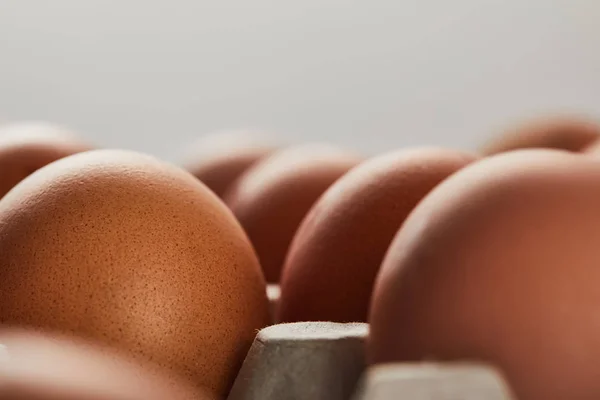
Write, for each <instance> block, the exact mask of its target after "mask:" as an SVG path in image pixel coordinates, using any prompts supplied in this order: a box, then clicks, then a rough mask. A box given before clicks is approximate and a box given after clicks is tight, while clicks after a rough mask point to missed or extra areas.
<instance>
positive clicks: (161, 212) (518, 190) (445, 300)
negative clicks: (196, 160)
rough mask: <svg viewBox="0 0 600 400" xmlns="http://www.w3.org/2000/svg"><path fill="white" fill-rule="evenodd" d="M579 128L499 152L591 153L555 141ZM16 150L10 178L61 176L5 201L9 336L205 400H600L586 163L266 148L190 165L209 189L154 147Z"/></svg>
mask: <svg viewBox="0 0 600 400" xmlns="http://www.w3.org/2000/svg"><path fill="white" fill-rule="evenodd" d="M573 127H575V128H573ZM578 127H579V125H569V124H563V125H561V126H560V127H559V128H560V129H558V128H557V129H554V130H553V131H552V132H550V131H551V130H548V129H547V128H545V127H544V128H539V129H541V130H542V131H543V132H542V133H543V134H539V133H535V134H532V135H530V136H529V138H527V140H524V141H518V142H517V144H510V143H509V144H507V142H501V143H500V144H499V145H498V147H496V148H494V146H491V147H490V148H491V150H489V153H490V154H491V153H497V152H503V151H505V150H512V149H513V148H514V147H515V146H516V147H539V146H540V145H541V144H542V142H543V141H546V144H547V146H545V147H553V148H559V147H561V146H562V147H564V148H565V150H569V151H571V152H574V151H587V150H588V149H594V148H596V147H595V146H594V145H593V144H592V145H590V144H589V143H590V142H591V139H590V138H591V137H592V136H593V138H596V137H597V136H598V135H597V133H594V132H593V133H592V134H591V135H590V134H589V131H586V132H584V134H583V135H582V139H581V140H576V141H571V140H566V141H563V140H562V139H560V138H558V139H557V137H559V136H560V135H564V134H565V133H564V132H571V131H572V130H573V129H578ZM588 128H589V126H587V125H586V129H588ZM36 129H42V130H46V131H48V130H52V129H53V128H51V127H49V126H45V127H44V126H42V127H41V128H40V126H39V125H38V127H37V128H36ZM546 131H548V132H550V133H545V132H546ZM517 136H519V135H517ZM559 139H560V140H559ZM69 140H70V139H69ZM11 143H12V142H10V141H9V142H6V143H5V144H3V145H0V156H1V155H3V154H4V155H6V154H8V155H11V154H17V157H16V158H15V157H12V158H11V157H5V158H4V159H2V157H0V165H5V164H2V162H3V161H6V160H9V161H11V162H12V161H15V160H17V161H27V162H24V163H23V165H21V166H20V167H19V168H16V167H15V166H14V164H10V163H9V164H6V165H8V166H7V167H6V168H5V169H6V170H11V169H13V170H15V171H16V172H18V173H19V174H21V175H19V176H18V177H17V178H18V179H17V180H20V179H22V178H24V177H25V176H26V175H28V174H30V173H31V172H33V171H35V170H37V169H38V168H41V167H44V165H46V164H50V165H48V166H46V167H44V168H42V170H40V171H38V172H37V173H35V174H33V176H31V177H29V178H27V179H25V180H23V182H21V183H19V184H18V185H17V186H16V187H15V188H13V189H11V190H10V191H9V192H8V194H7V195H6V196H5V197H4V198H3V199H2V201H0V221H1V222H2V223H1V224H0V254H2V255H3V257H2V258H1V259H0V282H1V283H0V322H1V323H2V324H6V325H15V326H23V325H25V326H35V327H39V328H40V329H42V330H43V329H50V330H53V331H54V330H55V331H58V332H68V333H70V334H73V335H74V336H76V337H81V338H82V339H84V338H85V339H92V340H93V341H95V342H101V343H102V344H104V345H106V346H107V348H119V349H121V350H123V351H124V352H127V353H128V354H129V355H131V356H133V357H134V358H135V360H137V361H140V362H141V363H146V362H147V363H149V364H153V365H155V366H158V367H160V368H161V369H164V370H165V371H166V372H170V373H173V375H176V376H177V377H178V379H180V378H183V380H184V381H186V382H187V383H192V384H194V385H197V386H198V388H200V389H201V390H202V393H203V395H202V396H205V397H207V398H209V399H211V400H215V399H218V400H223V399H224V398H226V397H227V398H229V399H232V400H238V399H248V400H253V399H257V400H258V399H265V400H270V399H284V400H285V399H307V400H308V399H321V398H322V399H333V400H336V399H340V400H341V399H343V400H367V399H374V400H379V399H383V400H385V399H388V398H390V399H391V398H394V399H396V398H399V399H403V398H406V399H417V400H419V399H437V400H450V399H452V400H456V399H466V400H469V399H476V398H489V399H511V398H512V395H511V390H509V387H510V388H511V389H512V391H514V393H515V395H518V396H519V398H520V399H522V400H541V399H544V400H547V399H549V398H552V399H561V400H562V399H565V398H569V396H571V397H572V398H595V397H594V396H593V394H594V393H597V391H596V388H597V385H596V384H595V383H594V380H593V378H594V371H595V369H594V368H595V365H594V364H593V360H594V359H595V357H594V352H593V350H594V349H595V348H596V347H595V346H594V345H595V341H594V340H595V337H597V329H596V326H595V324H594V323H593V318H589V316H593V315H595V312H596V310H597V306H596V305H597V302H595V301H594V299H595V296H594V295H595V293H596V286H595V282H596V281H597V278H598V279H600V277H596V276H595V275H594V274H595V271H596V270H597V268H594V265H595V263H594V262H593V261H594V260H596V259H597V256H596V253H595V252H596V247H597V246H595V244H594V243H593V241H590V240H588V239H589V238H593V237H600V229H599V228H597V227H598V226H600V223H599V224H595V223H594V217H593V215H595V214H594V212H595V210H596V208H597V205H596V204H597V198H598V197H600V188H597V186H598V184H597V183H596V182H600V169H599V168H598V167H597V161H594V160H593V157H589V158H588V157H583V156H580V155H574V154H573V153H569V152H565V151H559V150H520V151H514V152H513V151H511V152H509V153H507V154H500V155H494V156H492V157H489V158H488V157H485V155H484V154H480V155H471V154H465V153H463V152H460V151H454V150H448V149H431V148H427V149H409V150H397V151H392V152H389V153H387V154H384V155H381V156H376V157H373V158H371V159H369V160H366V161H362V160H360V158H357V157H355V156H354V155H353V154H350V153H348V152H346V151H344V150H339V149H335V148H331V147H319V146H316V147H315V146H314V145H311V146H298V147H292V148H288V149H285V150H282V151H275V152H274V153H273V154H271V151H272V149H271V148H266V147H265V148H260V149H259V150H260V151H257V152H250V153H247V154H246V153H244V152H243V151H241V152H240V153H238V155H237V156H236V157H233V158H229V159H227V157H225V160H223V159H221V160H220V161H225V164H227V162H229V161H231V160H233V167H232V169H231V170H228V171H227V173H226V174H223V175H220V174H219V173H217V175H216V177H215V181H211V180H210V179H209V178H206V176H207V175H202V174H205V173H206V174H209V173H210V174H212V173H214V172H215V168H213V167H214V165H217V164H218V165H220V167H219V168H216V170H220V169H221V168H225V167H223V165H224V164H219V163H218V162H217V164H211V166H210V168H206V169H204V170H202V169H198V171H202V174H200V173H199V172H198V173H197V174H198V175H202V176H204V178H202V179H206V180H208V181H210V182H211V185H213V184H214V185H217V186H215V188H217V187H218V188H219V189H218V193H215V192H211V191H209V190H208V188H207V187H206V185H202V184H200V183H199V182H198V180H197V179H194V177H193V176H192V175H191V174H189V173H187V172H185V171H184V170H183V169H181V168H179V167H177V166H174V165H172V164H169V163H165V162H162V161H160V160H157V159H155V158H153V157H150V156H146V155H140V154H137V153H133V152H126V151H110V150H105V151H92V152H84V153H83V154H78V155H73V156H69V157H67V158H65V159H63V160H60V161H55V160H56V159H59V158H62V157H64V156H68V155H69V154H72V153H79V152H80V151H83V150H85V149H84V148H80V147H77V146H79V145H77V146H75V147H73V148H71V147H69V150H68V151H67V152H66V153H64V154H63V153H56V152H54V151H53V148H54V147H56V149H58V148H59V147H60V145H59V143H58V142H55V143H54V142H51V143H49V144H48V145H44V146H36V145H34V146H31V145H30V144H29V143H28V144H27V145H23V146H21V145H19V146H17V150H18V153H15V152H14V146H13V147H11ZM60 143H63V142H62V141H61V142H60ZM77 143H79V142H77ZM3 146H4V147H3ZM5 149H8V150H7V151H5V153H2V150H5ZM593 151H597V150H589V152H590V154H592V153H593ZM282 154H283V156H282ZM30 160H34V161H35V160H37V161H35V162H33V163H30V162H29V161H30ZM240 160H241V161H240ZM217 161H219V160H217ZM212 162H216V161H215V160H212ZM21 167H22V168H21ZM195 167H198V165H195ZM244 168H246V169H247V170H244V171H242V170H243V169H244ZM207 171H208V172H207ZM217 172H219V171H217ZM5 176H8V175H6V174H5ZM311 176H312V177H316V178H315V182H317V183H318V184H315V185H314V186H313V187H309V186H310V185H309V183H310V181H311ZM317 178H318V179H317ZM219 179H224V180H225V181H226V182H225V183H226V185H225V184H224V186H227V185H230V186H231V187H230V188H227V189H225V188H224V186H219V185H218V183H219V182H217V181H218V180H219ZM233 181H235V182H233ZM222 183H223V182H222ZM7 184H8V186H11V185H12V184H14V182H12V183H11V182H7ZM7 188H8V187H7ZM309 189H310V190H309ZM216 190H217V189H215V191H216ZM595 190H599V193H595ZM286 191H287V193H286ZM216 194H217V195H219V196H217V195H216ZM523 198H526V200H527V201H523ZM296 200H297V201H296ZM300 200H302V201H300ZM227 206H229V208H228V207H227ZM294 207H295V208H294ZM254 215H260V217H259V218H256V217H255V216H254ZM235 217H236V218H237V219H236V218H235ZM267 222H268V224H267ZM400 227H401V229H400ZM198 238H201V240H199V239H198ZM575 255H576V256H575ZM199 260H201V261H199ZM259 260H260V262H259ZM590 260H591V261H590ZM564 265H568V266H569V274H568V276H569V279H564V278H565V269H564ZM199 266H202V268H198V267H199ZM261 267H262V272H261ZM515 271H517V272H515ZM24 272H25V273H24ZM265 277H266V283H269V286H268V287H267V293H266V296H265ZM274 282H279V283H280V285H281V287H279V286H278V285H277V284H274ZM267 298H268V299H269V303H267ZM565 310H567V311H569V312H565ZM538 319H539V323H538ZM298 321H325V322H298ZM343 321H368V323H369V324H368V325H367V324H366V323H365V322H358V323H342V322H343ZM270 323H271V324H273V325H271V326H268V327H265V326H267V325H269V324H270ZM252 339H254V342H252ZM555 343H557V344H559V345H557V346H554V344H555ZM567 344H568V345H567ZM248 349H249V351H247V350H248ZM582 349H584V350H585V351H583V352H582V351H581V350H582ZM11 351H12V350H11V349H10V348H8V353H7V354H9V355H10V354H11ZM588 351H589V355H588ZM584 353H585V354H584ZM5 355H6V352H2V348H0V366H6V365H8V366H9V367H10V364H6V357H5ZM555 356H556V358H557V359H559V360H561V362H560V363H556V362H552V361H554V357H555ZM84 357H87V356H84ZM94 357H95V356H94V355H93V354H92V353H90V360H91V359H92V358H94ZM484 359H485V360H486V361H488V362H489V364H490V365H495V366H496V368H498V370H496V369H494V368H493V367H491V366H490V365H487V364H485V365H484V364H476V363H475V362H477V361H482V360H484ZM407 360H411V361H410V362H408V361H407ZM436 360H444V361H443V362H441V361H439V362H438V361H436ZM465 360H473V363H472V364H471V363H466V362H465ZM2 362H4V364H3V365H2V364H1V363H2ZM100 362H101V361H100ZM73 365H76V363H74V364H73ZM524 365H525V366H527V367H524ZM103 370H104V371H105V370H106V369H103ZM5 371H6V370H5ZM590 371H591V372H590ZM57 372H60V368H58V369H57ZM134 373H135V372H134ZM2 374H3V373H2V370H1V369H0V394H2V391H1V390H2V389H3V387H2V384H3V381H2V378H3V377H5V376H3V375H2ZM61 379H64V376H63V377H61ZM148 379H151V378H148ZM89 383H90V384H91V385H92V386H93V385H95V384H97V381H94V380H92V381H90V382H89ZM140 384H142V385H143V381H142V382H141V383H140V382H137V383H136V385H138V386H139V385H140ZM66 386H69V385H66ZM66 386H65V387H66ZM107 387H109V386H107ZM123 388H124V387H121V388H120V389H123ZM198 388H196V387H194V388H191V390H195V389H198ZM26 389H27V388H26ZM59 389H60V388H59ZM79 389H82V390H86V388H81V387H80V388H79ZM91 389H93V387H91ZM120 389H119V390H120ZM125 389H126V392H129V393H130V392H131V390H136V389H135V386H133V387H132V388H125ZM161 390H163V389H161ZM164 390H168V389H166V388H165V389H164ZM165 393H166V392H165ZM109 395H110V393H109ZM166 396H167V397H168V395H166ZM573 396H574V397H573ZM113 397H114V398H110V396H109V398H107V400H121V398H117V397H115V396H113ZM39 398H40V399H43V400H47V396H46V397H44V395H43V394H42V397H39ZM132 398H133V397H132ZM0 399H3V398H2V397H1V396H0ZM86 400H87V399H86ZM94 400H95V399H94ZM102 400H104V399H102Z"/></svg>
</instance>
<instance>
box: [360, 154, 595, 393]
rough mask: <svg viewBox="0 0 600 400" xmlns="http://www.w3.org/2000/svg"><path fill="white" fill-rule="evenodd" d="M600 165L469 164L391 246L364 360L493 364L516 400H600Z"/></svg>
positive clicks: (545, 159) (508, 157) (536, 158)
mask: <svg viewBox="0 0 600 400" xmlns="http://www.w3.org/2000/svg"><path fill="white" fill-rule="evenodd" d="M599 198H600V165H598V163H597V162H595V161H593V160H590V159H589V158H586V157H581V156H579V155H574V154H570V153H567V152H562V151H557V150H521V151H515V152H511V153H506V154H502V155H499V156H495V157H491V158H488V159H485V160H483V161H480V162H476V163H473V164H471V165H470V166H467V167H466V168H464V169H463V170H461V171H459V172H457V173H456V174H455V175H453V176H452V177H450V178H448V179H447V180H446V181H445V182H443V183H442V184H440V185H439V186H438V187H437V188H436V189H434V190H433V191H432V192H431V193H430V194H429V195H428V196H427V197H425V199H424V200H423V201H422V202H421V203H420V204H419V205H418V206H417V207H416V209H415V210H414V212H413V213H412V214H411V215H410V216H409V217H408V219H407V220H406V222H405V223H404V226H403V227H402V228H401V229H400V231H399V233H398V235H397V236H396V238H395V239H394V241H393V243H392V245H391V247H390V249H389V251H388V253H387V255H386V258H385V260H384V263H383V265H382V268H381V271H380V273H379V275H378V278H377V281H376V285H375V291H374V295H373V302H372V304H371V310H370V318H369V322H370V335H369V338H368V341H367V353H368V358H369V361H370V363H385V362H394V361H415V360H423V359H433V360H470V361H483V362H489V363H491V364H494V365H496V366H497V367H499V369H500V370H501V371H502V372H503V373H504V375H505V376H506V377H507V379H508V381H509V383H510V385H511V386H512V387H513V389H514V390H515V392H516V396H517V398H518V399H520V400H553V399H556V400H558V399H593V398H600V381H599V380H598V371H599V370H600V325H599V324H598V322H597V321H598V320H597V318H598V310H599V309H600V291H599V290H598V281H599V280H600V269H599V268H598V265H599V264H600V252H599V251H598V243H597V241H598V238H599V237H600V213H598V199H599Z"/></svg>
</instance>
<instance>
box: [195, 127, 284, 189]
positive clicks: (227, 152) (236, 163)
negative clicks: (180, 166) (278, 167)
mask: <svg viewBox="0 0 600 400" xmlns="http://www.w3.org/2000/svg"><path fill="white" fill-rule="evenodd" d="M276 149H277V146H276V145H275V144H274V143H272V140H270V139H267V138H266V136H265V135H264V134H259V133H258V132H253V131H245V130H232V131H222V132H215V133H212V134H209V135H207V136H204V137H202V138H200V139H199V140H198V141H196V143H194V144H193V145H192V150H191V151H190V152H189V154H188V155H187V156H186V161H185V162H184V167H185V169H186V170H188V171H189V172H190V173H192V174H193V175H194V176H195V177H196V178H198V179H200V180H201V181H202V182H203V183H204V184H205V185H206V186H208V187H209V188H210V189H211V190H212V191H213V192H215V193H216V194H217V196H219V197H222V196H223V194H224V193H225V192H226V191H227V189H229V187H230V186H231V184H232V183H233V182H234V181H235V180H236V179H237V178H239V177H240V175H242V173H243V172H244V171H246V170H247V169H248V168H250V167H251V166H252V165H254V164H255V163H256V162H257V161H259V160H261V159H263V158H265V157H266V156H268V155H270V154H272V153H273V152H274V151H275V150H276Z"/></svg>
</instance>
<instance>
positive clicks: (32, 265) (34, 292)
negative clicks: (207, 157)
mask: <svg viewBox="0 0 600 400" xmlns="http://www.w3.org/2000/svg"><path fill="white" fill-rule="evenodd" d="M0 221H2V223H1V224H0V254H2V257H1V258H0V324H5V325H18V326H32V327H36V328H43V329H48V330H50V331H58V332H63V333H69V334H74V335H77V336H81V337H83V338H88V339H90V340H95V341H99V342H100V343H104V344H107V345H111V346H114V347H116V348H120V349H124V350H128V351H129V352H130V353H131V354H133V355H134V356H136V357H137V358H138V359H139V360H148V361H152V362H155V363H157V364H158V365H160V366H163V367H165V368H167V369H170V370H172V371H174V372H175V373H177V374H178V375H180V376H184V377H187V378H188V379H189V380H191V381H192V382H193V383H194V384H196V385H198V386H203V387H206V388H208V389H210V390H211V391H212V392H213V393H215V394H216V395H218V396H224V395H225V394H226V393H227V391H228V390H229V387H230V385H231V384H232V382H233V379H234V377H235V375H236V373H237V370H238V368H239V366H240V364H241V362H242V361H243V358H244V356H245V353H246V351H247V350H248V348H249V346H250V344H251V342H252V340H253V338H254V335H255V333H256V330H257V329H260V328H262V327H264V326H265V325H266V324H267V322H268V317H269V310H268V302H267V298H266V294H265V291H266V287H265V281H264V277H263V275H262V272H261V270H260V266H259V264H258V260H257V258H256V255H255V254H254V251H253V249H252V246H251V245H250V243H249V241H248V239H247V237H246V235H245V234H244V232H243V230H242V228H241V227H240V226H239V224H238V223H237V221H236V220H235V218H234V217H233V215H232V214H231V212H230V211H229V210H228V209H227V207H226V206H225V205H224V204H223V203H222V202H221V201H220V200H219V199H218V198H217V197H216V196H215V195H214V194H213V193H212V192H211V191H210V190H208V189H207V188H206V187H205V186H204V185H203V184H202V183H200V182H199V181H198V180H197V179H195V178H194V177H193V176H192V175H190V174H188V173H187V172H185V171H183V170H182V169H180V168H178V167H175V166H172V165H170V164H167V163H163V162H161V161H158V160H156V159H154V158H153V157H150V156H145V155H141V154H137V153H133V152H127V151H109V150H99V151H91V152H86V153H82V154H78V155H74V156H71V157H67V158H65V159H62V160H59V161H57V162H54V163H52V164H50V165H48V166H46V167H44V168H42V169H40V170H39V171H37V172H35V173H34V174H32V175H31V176H29V177H28V178H26V179H25V180H24V181H22V182H21V183H20V184H19V185H17V186H16V187H15V188H14V189H13V190H11V191H10V192H9V193H8V194H7V195H6V196H5V198H4V199H3V200H2V202H0Z"/></svg>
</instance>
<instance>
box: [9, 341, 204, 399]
mask: <svg viewBox="0 0 600 400" xmlns="http://www.w3.org/2000/svg"><path fill="white" fill-rule="evenodd" d="M17 399H26V400H164V399H170V400H209V399H212V397H208V396H207V395H206V394H203V393H201V392H197V391H196V390H195V389H192V388H190V387H188V386H187V384H186V383H184V382H181V381H179V380H178V379H176V378H174V377H171V376H165V375H163V373H162V372H160V371H157V370H156V369H155V368H150V367H147V366H140V365H138V364H136V363H134V362H133V361H131V360H129V359H127V358H124V357H123V356H122V355H120V354H117V353H115V352H113V351H111V350H107V349H105V348H102V347H98V346H94V345H90V344H88V343H84V342H81V341H79V340H73V339H71V338H66V337H57V336H49V335H42V334H39V333H34V332H28V331H21V330H2V331H0V400H17Z"/></svg>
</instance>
